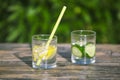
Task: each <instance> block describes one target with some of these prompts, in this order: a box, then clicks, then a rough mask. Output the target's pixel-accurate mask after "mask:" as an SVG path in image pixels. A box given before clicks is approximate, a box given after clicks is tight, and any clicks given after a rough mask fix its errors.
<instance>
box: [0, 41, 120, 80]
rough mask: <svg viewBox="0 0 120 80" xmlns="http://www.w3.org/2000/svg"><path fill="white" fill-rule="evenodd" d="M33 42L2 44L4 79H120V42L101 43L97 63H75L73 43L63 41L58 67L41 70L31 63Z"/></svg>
mask: <svg viewBox="0 0 120 80" xmlns="http://www.w3.org/2000/svg"><path fill="white" fill-rule="evenodd" d="M31 56H32V53H31V45H30V44H8V43H6V44H0V80H120V45H110V44H101V45H100V44H98V45H97V49H96V63H95V64H91V65H75V64H72V63H71V60H70V56H71V50H70V45H69V44H59V45H58V54H57V67H56V68H54V69H48V70H37V69H33V68H32V67H31V66H32V65H31V64H32V62H31V60H32V57H31Z"/></svg>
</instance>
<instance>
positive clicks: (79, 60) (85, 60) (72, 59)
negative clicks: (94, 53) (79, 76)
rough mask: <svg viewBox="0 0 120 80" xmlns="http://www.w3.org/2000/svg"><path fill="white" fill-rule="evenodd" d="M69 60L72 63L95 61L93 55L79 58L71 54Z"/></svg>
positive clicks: (90, 62) (91, 62)
mask: <svg viewBox="0 0 120 80" xmlns="http://www.w3.org/2000/svg"><path fill="white" fill-rule="evenodd" d="M71 61H72V63H74V64H93V63H95V57H93V58H80V59H79V58H77V57H74V56H72V57H71Z"/></svg>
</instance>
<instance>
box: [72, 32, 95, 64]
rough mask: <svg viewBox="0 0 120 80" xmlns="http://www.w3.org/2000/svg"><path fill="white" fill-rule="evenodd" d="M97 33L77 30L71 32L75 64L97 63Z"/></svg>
mask: <svg viewBox="0 0 120 80" xmlns="http://www.w3.org/2000/svg"><path fill="white" fill-rule="evenodd" d="M95 50H96V32H95V31H91V30H75V31H72V32H71V51H72V52H71V61H72V63H75V64H91V63H95V53H96V52H95Z"/></svg>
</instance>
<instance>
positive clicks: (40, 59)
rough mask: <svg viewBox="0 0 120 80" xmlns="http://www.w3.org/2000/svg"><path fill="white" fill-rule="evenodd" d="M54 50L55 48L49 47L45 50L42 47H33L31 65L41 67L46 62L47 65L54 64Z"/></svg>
mask: <svg viewBox="0 0 120 80" xmlns="http://www.w3.org/2000/svg"><path fill="white" fill-rule="evenodd" d="M56 50H57V48H56V47H55V46H49V47H48V49H47V50H45V47H42V46H38V45H35V46H33V52H32V53H33V64H34V65H36V66H38V67H39V66H41V67H42V66H45V62H46V61H47V64H48V65H49V64H51V63H54V62H56V59H55V56H56Z"/></svg>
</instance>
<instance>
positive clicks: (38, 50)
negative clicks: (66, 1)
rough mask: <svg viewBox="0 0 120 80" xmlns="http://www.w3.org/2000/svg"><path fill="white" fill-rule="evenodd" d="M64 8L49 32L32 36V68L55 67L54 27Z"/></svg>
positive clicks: (56, 25)
mask: <svg viewBox="0 0 120 80" xmlns="http://www.w3.org/2000/svg"><path fill="white" fill-rule="evenodd" d="M65 10H66V6H63V9H62V11H61V13H60V15H59V17H58V19H57V22H56V24H55V26H54V28H53V30H52V33H51V34H50V35H49V34H39V35H33V36H32V66H33V68H40V69H49V68H55V67H56V66H57V65H56V53H57V36H55V35H54V34H55V32H56V29H57V27H58V25H59V23H60V21H61V18H62V16H63V14H64V12H65Z"/></svg>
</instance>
